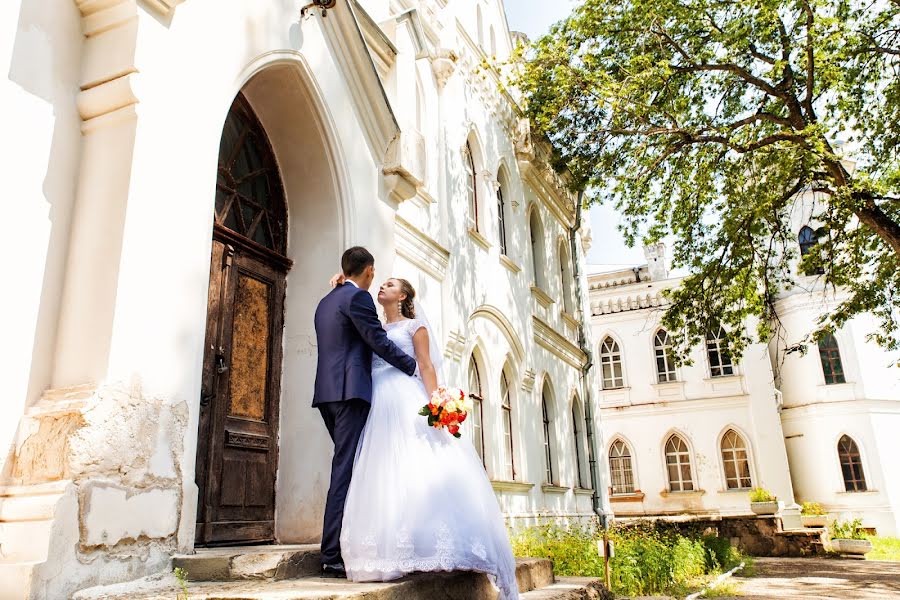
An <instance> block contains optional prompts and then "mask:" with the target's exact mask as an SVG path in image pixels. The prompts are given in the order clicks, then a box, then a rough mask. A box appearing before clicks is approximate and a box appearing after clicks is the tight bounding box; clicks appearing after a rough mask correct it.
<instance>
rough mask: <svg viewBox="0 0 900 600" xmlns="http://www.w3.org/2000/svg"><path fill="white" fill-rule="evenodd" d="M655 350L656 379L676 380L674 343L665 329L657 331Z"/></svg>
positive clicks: (665, 381) (654, 339)
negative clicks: (671, 342) (670, 340)
mask: <svg viewBox="0 0 900 600" xmlns="http://www.w3.org/2000/svg"><path fill="white" fill-rule="evenodd" d="M653 351H654V353H655V354H656V381H657V383H667V382H669V381H675V380H676V375H675V359H674V357H673V356H672V345H671V344H670V343H669V334H668V332H667V331H666V330H665V329H660V330H659V331H657V332H656V336H654V338H653Z"/></svg>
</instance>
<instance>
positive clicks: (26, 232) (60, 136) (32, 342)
mask: <svg viewBox="0 0 900 600" xmlns="http://www.w3.org/2000/svg"><path fill="white" fill-rule="evenodd" d="M80 20H81V19H80V15H79V13H78V9H77V8H76V7H75V5H74V4H73V3H71V2H69V3H66V2H63V3H62V4H60V5H57V3H54V2H48V1H44V0H28V1H23V2H6V3H4V4H3V6H2V8H0V23H2V25H0V31H2V32H3V33H2V35H0V39H2V42H0V67H2V73H3V74H4V76H3V78H2V80H0V105H2V106H3V108H4V110H5V111H6V115H7V117H6V119H5V124H4V131H5V139H6V143H5V144H3V149H2V150H0V161H2V164H3V172H4V173H5V174H6V177H5V178H4V179H5V180H6V186H7V189H6V192H5V193H4V199H3V201H2V205H3V207H4V211H5V214H6V218H5V220H4V221H5V223H6V224H7V226H6V228H5V232H4V235H3V236H2V240H0V249H2V251H3V255H4V256H6V257H8V260H7V272H6V277H5V281H6V284H5V285H4V290H5V293H4V294H3V301H2V305H3V311H2V314H0V331H2V332H3V334H2V337H3V340H4V342H3V344H2V348H0V380H2V381H3V383H4V394H3V397H2V400H0V412H2V414H3V415H9V416H10V418H3V419H0V473H3V472H4V471H5V467H6V461H7V455H8V453H9V450H10V445H11V444H12V442H13V436H14V434H15V431H16V427H17V425H18V419H17V418H15V416H17V415H19V414H21V412H22V409H23V407H24V406H25V405H27V404H33V403H34V402H35V401H36V400H37V399H38V398H39V397H40V394H41V392H42V391H43V390H44V389H45V388H47V387H48V386H49V384H50V377H51V369H52V356H53V345H54V340H55V336H56V320H57V312H58V310H59V294H60V289H61V287H62V282H63V278H64V268H63V265H64V262H65V256H66V251H67V247H68V239H69V224H70V218H71V212H72V203H73V201H74V193H73V190H74V188H75V182H76V179H77V168H78V163H79V156H80V144H81V133H80V130H79V127H80V125H81V120H80V118H79V117H78V112H77V110H76V107H75V94H76V93H77V92H78V65H79V61H80V55H81V26H80Z"/></svg>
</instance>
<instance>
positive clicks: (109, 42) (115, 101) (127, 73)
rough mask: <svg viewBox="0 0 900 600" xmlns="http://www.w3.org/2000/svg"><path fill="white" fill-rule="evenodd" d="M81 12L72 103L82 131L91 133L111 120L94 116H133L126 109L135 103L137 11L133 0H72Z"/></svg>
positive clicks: (130, 111)
mask: <svg viewBox="0 0 900 600" xmlns="http://www.w3.org/2000/svg"><path fill="white" fill-rule="evenodd" d="M75 5H76V6H77V7H78V10H79V11H80V12H81V29H82V33H83V34H84V42H83V50H82V55H83V59H82V63H81V77H80V80H79V87H80V88H81V91H80V92H79V93H78V95H77V96H76V98H75V105H76V106H77V108H78V113H79V115H80V116H81V119H82V120H83V121H84V122H85V123H84V124H83V125H82V132H83V133H90V132H91V131H94V130H95V129H97V127H98V126H99V125H100V124H108V123H109V121H110V119H101V120H100V121H96V122H92V123H90V124H89V122H91V121H92V120H94V119H100V118H101V117H103V116H105V115H108V114H110V113H114V112H117V111H118V112H119V114H120V116H127V117H129V118H134V112H133V110H123V109H127V107H130V106H132V105H134V104H136V103H137V102H138V99H137V96H136V95H135V93H134V87H133V84H134V77H133V76H134V74H136V73H137V68H136V67H135V65H134V57H135V50H136V44H137V27H138V13H137V3H136V2H135V0H75Z"/></svg>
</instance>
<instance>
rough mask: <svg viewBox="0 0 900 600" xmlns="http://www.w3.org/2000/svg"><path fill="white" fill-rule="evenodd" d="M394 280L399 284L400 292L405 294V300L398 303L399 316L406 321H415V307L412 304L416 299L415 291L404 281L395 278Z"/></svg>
mask: <svg viewBox="0 0 900 600" xmlns="http://www.w3.org/2000/svg"><path fill="white" fill-rule="evenodd" d="M395 279H396V280H397V282H398V283H399V284H400V291H401V292H402V293H404V294H406V300H403V301H402V302H400V314H401V315H403V316H404V317H406V318H407V319H415V318H416V307H415V304H414V303H415V299H416V289H415V288H414V287H413V286H412V284H411V283H410V282H408V281H407V280H405V279H400V278H399V277H396V278H395Z"/></svg>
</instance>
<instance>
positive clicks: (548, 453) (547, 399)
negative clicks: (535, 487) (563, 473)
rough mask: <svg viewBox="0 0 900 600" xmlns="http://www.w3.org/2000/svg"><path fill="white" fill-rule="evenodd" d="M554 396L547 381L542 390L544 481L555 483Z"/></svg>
mask: <svg viewBox="0 0 900 600" xmlns="http://www.w3.org/2000/svg"><path fill="white" fill-rule="evenodd" d="M552 405H553V396H552V395H551V393H550V387H549V385H547V384H546V383H545V384H544V389H543V391H542V392H541V413H542V416H543V424H544V481H545V482H546V483H550V484H552V483H554V482H555V481H556V477H554V475H555V473H554V471H553V452H554V450H553V431H552V430H553V420H552V416H553V411H552V408H551V406H552Z"/></svg>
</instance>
